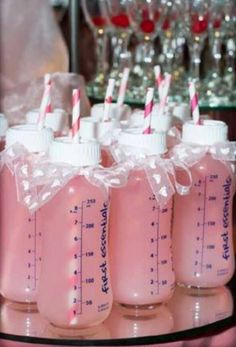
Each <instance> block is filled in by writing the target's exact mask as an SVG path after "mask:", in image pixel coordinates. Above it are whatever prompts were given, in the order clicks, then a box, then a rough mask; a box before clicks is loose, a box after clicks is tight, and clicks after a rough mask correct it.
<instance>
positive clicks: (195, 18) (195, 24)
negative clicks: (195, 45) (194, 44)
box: [191, 13, 209, 34]
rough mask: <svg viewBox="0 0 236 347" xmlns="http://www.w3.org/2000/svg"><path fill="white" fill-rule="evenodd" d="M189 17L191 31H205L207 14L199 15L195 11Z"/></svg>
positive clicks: (199, 32)
mask: <svg viewBox="0 0 236 347" xmlns="http://www.w3.org/2000/svg"><path fill="white" fill-rule="evenodd" d="M191 19H192V21H191V31H192V32H193V33H194V34H203V33H205V32H206V30H207V28H208V20H209V16H208V14H205V16H200V15H198V14H197V13H194V14H192V18H191Z"/></svg>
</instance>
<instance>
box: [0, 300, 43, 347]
mask: <svg viewBox="0 0 236 347" xmlns="http://www.w3.org/2000/svg"><path fill="white" fill-rule="evenodd" d="M46 326H47V321H46V320H45V319H44V318H43V317H42V316H40V314H39V312H38V310H37V307H36V305H28V304H19V303H14V302H10V301H7V300H6V301H4V302H3V303H1V332H2V333H4V334H12V335H20V336H34V337H42V336H43V332H44V330H45V328H46ZM0 346H1V345H0Z"/></svg>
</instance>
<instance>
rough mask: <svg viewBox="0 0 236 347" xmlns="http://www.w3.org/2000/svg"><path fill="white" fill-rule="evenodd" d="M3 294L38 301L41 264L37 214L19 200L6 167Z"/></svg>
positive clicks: (0, 197) (0, 245)
mask: <svg viewBox="0 0 236 347" xmlns="http://www.w3.org/2000/svg"><path fill="white" fill-rule="evenodd" d="M0 206H1V208H0V230H1V242H0V254H1V262H0V273H1V281H0V292H1V294H2V295H3V296H4V297H5V298H7V299H9V300H12V301H17V302H28V303H31V302H36V298H37V290H38V279H39V270H40V263H41V242H42V237H41V231H40V228H39V227H38V223H37V222H36V221H37V218H38V215H36V214H33V215H30V214H29V212H28V210H27V209H26V208H25V207H24V206H23V205H21V204H20V203H19V202H18V201H17V195H16V185H15V177H14V176H13V175H12V174H11V172H10V171H9V169H8V168H7V167H4V168H3V170H2V171H1V174H0Z"/></svg>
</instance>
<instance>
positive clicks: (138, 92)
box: [127, 0, 161, 98]
mask: <svg viewBox="0 0 236 347" xmlns="http://www.w3.org/2000/svg"><path fill="white" fill-rule="evenodd" d="M127 10H128V14H129V17H130V23H131V26H132V28H133V30H134V33H135V35H136V37H137V38H138V40H139V44H138V45H137V52H138V53H137V52H136V56H137V55H139V61H138V62H137V61H136V62H135V66H134V68H133V73H132V74H131V76H132V77H131V81H132V84H133V85H132V88H133V93H134V97H138V98H140V97H143V96H144V95H145V93H146V89H147V88H148V87H150V86H153V84H154V74H153V65H154V53H155V52H154V45H153V41H154V39H155V37H156V35H157V30H158V28H159V25H160V24H159V23H160V16H161V13H160V10H161V7H160V0H129V1H127Z"/></svg>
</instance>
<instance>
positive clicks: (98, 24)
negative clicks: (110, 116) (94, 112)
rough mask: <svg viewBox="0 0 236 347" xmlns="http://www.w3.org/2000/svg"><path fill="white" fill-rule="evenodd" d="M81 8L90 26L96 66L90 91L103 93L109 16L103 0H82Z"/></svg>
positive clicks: (106, 65)
mask: <svg viewBox="0 0 236 347" xmlns="http://www.w3.org/2000/svg"><path fill="white" fill-rule="evenodd" d="M81 4H82V9H83V13H84V16H85V19H86V21H87V23H88V25H89V27H90V28H91V30H92V32H93V34H94V39H95V44H96V58H97V66H96V73H95V77H94V79H93V81H92V82H91V88H92V91H93V92H94V93H95V94H102V95H103V94H104V91H105V88H106V80H107V70H108V63H107V32H108V30H109V18H108V15H107V7H106V1H105V0H89V1H87V0H82V3H81Z"/></svg>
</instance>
